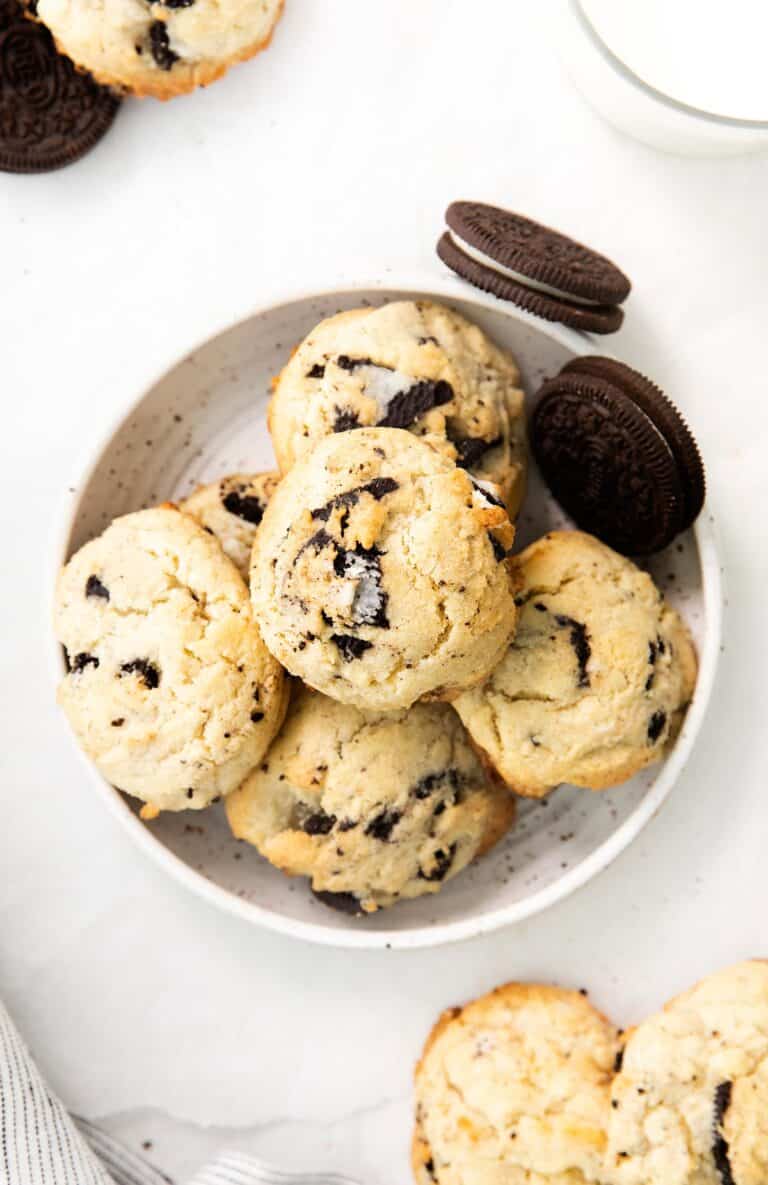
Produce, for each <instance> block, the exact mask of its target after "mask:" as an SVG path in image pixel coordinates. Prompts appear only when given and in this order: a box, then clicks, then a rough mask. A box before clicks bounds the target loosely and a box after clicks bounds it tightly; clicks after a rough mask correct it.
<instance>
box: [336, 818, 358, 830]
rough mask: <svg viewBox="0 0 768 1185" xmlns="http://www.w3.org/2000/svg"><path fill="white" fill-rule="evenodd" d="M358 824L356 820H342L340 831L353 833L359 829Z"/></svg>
mask: <svg viewBox="0 0 768 1185" xmlns="http://www.w3.org/2000/svg"><path fill="white" fill-rule="evenodd" d="M357 822H358V821H357V820H356V819H342V820H341V822H340V823H339V831H352V830H353V828H355V827H357Z"/></svg>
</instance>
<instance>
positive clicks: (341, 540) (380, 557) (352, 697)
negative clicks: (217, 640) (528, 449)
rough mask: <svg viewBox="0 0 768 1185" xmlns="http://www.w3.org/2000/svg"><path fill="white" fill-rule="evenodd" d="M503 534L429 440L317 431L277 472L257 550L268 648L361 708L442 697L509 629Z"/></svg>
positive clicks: (490, 656) (382, 432)
mask: <svg viewBox="0 0 768 1185" xmlns="http://www.w3.org/2000/svg"><path fill="white" fill-rule="evenodd" d="M513 535H514V529H513V527H512V526H511V524H510V522H509V519H508V517H507V513H506V510H505V509H504V507H503V505H502V504H501V502H500V500H499V498H498V496H497V494H496V492H495V490H494V488H493V487H488V488H485V487H481V486H479V485H478V484H477V483H475V482H473V481H472V479H471V478H470V476H469V475H468V474H467V472H466V471H465V470H463V469H459V468H457V467H456V466H455V465H454V464H453V462H452V461H450V460H448V458H447V457H446V456H445V455H443V454H442V453H441V452H440V451H439V450H437V449H435V448H433V447H432V446H431V445H430V444H429V443H428V442H427V441H426V440H420V439H418V438H417V437H415V436H412V435H411V434H410V433H408V432H405V431H402V430H400V429H394V428H363V429H360V430H359V431H357V432H354V433H344V434H341V435H334V436H328V437H325V438H323V439H322V440H321V441H320V442H319V443H318V445H317V447H316V448H315V449H314V451H313V452H312V453H310V454H309V456H308V457H306V458H305V459H304V460H303V461H300V462H298V463H297V464H296V465H295V466H294V467H293V468H292V469H291V470H290V472H289V473H288V475H287V476H286V477H285V478H283V480H282V482H281V483H280V485H279V486H278V488H277V490H276V491H275V493H274V494H273V496H272V500H271V502H270V504H269V506H268V508H267V511H266V513H265V515H264V519H263V521H262V524H261V527H260V529H259V532H258V535H257V538H256V543H255V545H254V551H253V565H252V568H251V595H252V597H253V601H254V605H255V607H256V612H257V615H258V618H259V622H260V625H261V627H262V631H263V633H264V638H265V640H266V642H267V645H268V646H269V648H270V649H271V651H272V653H273V654H274V655H275V656H276V657H277V658H278V659H279V660H280V661H281V662H282V664H283V666H285V667H286V668H287V669H288V670H289V671H291V673H292V674H294V675H298V676H300V677H301V678H302V679H303V680H304V682H306V683H308V684H309V685H310V686H311V687H314V688H315V689H316V690H318V691H322V692H324V693H325V694H327V695H329V696H331V697H332V698H333V699H337V700H340V701H342V702H344V703H351V704H354V705H356V706H357V707H360V708H368V709H371V710H374V711H387V710H390V709H395V708H403V707H409V706H410V705H411V704H412V703H414V702H415V701H416V700H418V699H423V698H426V697H429V698H433V699H447V698H450V697H451V696H452V695H454V694H455V693H456V691H458V690H459V689H461V688H463V687H469V686H471V685H472V684H473V683H475V682H477V680H479V679H482V678H483V677H484V675H486V674H487V673H488V671H489V670H490V669H491V667H492V666H493V665H494V663H495V662H496V661H497V660H498V656H499V654H501V653H502V652H503V649H504V647H505V645H506V643H507V642H508V640H509V638H510V637H511V635H512V633H513V631H514V627H515V604H514V597H513V590H512V582H511V576H510V572H509V565H508V562H507V560H506V555H507V551H508V549H509V547H510V546H511V543H512V539H513Z"/></svg>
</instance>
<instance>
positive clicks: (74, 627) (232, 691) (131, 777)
mask: <svg viewBox="0 0 768 1185" xmlns="http://www.w3.org/2000/svg"><path fill="white" fill-rule="evenodd" d="M55 628H56V634H57V637H58V639H59V641H60V642H61V644H62V646H63V647H64V650H65V655H66V658H67V666H68V673H67V675H66V677H65V678H64V680H63V681H62V683H61V685H60V687H59V702H60V703H61V705H62V707H63V709H64V711H65V713H66V715H67V717H68V719H69V722H70V724H71V726H72V728H73V729H74V732H75V734H76V736H77V738H78V740H79V742H80V744H81V745H82V747H83V749H84V750H85V752H86V753H87V754H88V755H89V757H91V758H92V759H93V761H94V762H95V763H96V765H97V766H98V767H99V769H100V770H101V772H102V773H103V775H104V776H105V777H106V778H108V779H109V781H110V782H112V783H113V784H114V785H115V786H117V787H118V789H120V790H124V791H126V792H127V793H129V794H132V795H135V796H136V797H137V798H140V799H142V800H143V801H144V802H145V803H147V804H149V806H150V808H152V809H158V810H184V809H187V808H191V809H198V808H201V807H205V806H207V805H208V804H209V803H210V802H211V801H212V800H213V799H214V798H216V797H217V796H219V795H223V794H228V793H229V792H230V791H231V790H233V789H234V788H235V787H236V786H237V785H239V783H240V782H241V781H242V779H243V778H244V777H245V775H246V774H247V773H248V772H249V771H250V770H251V769H252V768H253V767H254V765H256V764H257V762H258V761H259V760H260V759H261V757H262V755H263V754H264V752H265V750H266V748H267V746H268V745H269V743H270V741H271V740H272V738H273V736H274V735H275V733H276V731H277V729H278V727H279V725H280V722H281V720H282V717H283V714H284V712H285V701H286V688H285V682H284V676H283V672H282V670H281V668H280V666H279V665H278V663H277V662H276V661H275V660H274V659H273V658H272V656H271V654H270V653H269V651H268V650H267V648H266V646H265V645H264V642H263V641H262V638H261V634H260V632H259V628H258V626H257V624H256V620H255V618H254V615H253V610H252V608H251V604H250V601H249V598H248V591H247V589H246V587H245V584H244V583H243V580H242V578H241V577H240V576H239V574H238V572H237V571H236V569H235V567H234V566H233V565H232V563H231V562H230V561H229V560H228V559H227V558H226V556H225V555H224V554H223V552H222V550H221V548H220V546H219V544H218V543H217V541H216V539H215V538H214V537H213V536H212V535H210V534H209V533H207V532H206V531H205V530H204V529H203V528H202V527H201V526H199V525H198V524H197V523H196V522H195V521H194V520H193V519H192V518H190V517H188V516H187V515H185V514H182V513H181V512H180V511H178V510H176V509H175V508H172V507H170V506H168V507H159V508H157V509H154V510H141V511H138V512H137V513H135V514H128V515H126V516H125V517H123V518H119V519H116V520H115V521H114V522H113V523H112V525H111V526H110V527H108V528H107V530H106V531H105V532H104V534H103V535H100V536H99V537H98V538H97V539H93V540H92V541H91V542H90V543H86V544H85V546H84V547H82V548H81V549H80V550H79V551H78V552H77V553H76V554H75V555H74V556H72V558H71V559H70V561H69V562H68V563H67V565H66V566H65V567H64V568H63V570H62V572H61V574H60V576H59V581H58V585H57V590H56V608H55ZM149 813H150V814H151V813H152V810H150V812H149Z"/></svg>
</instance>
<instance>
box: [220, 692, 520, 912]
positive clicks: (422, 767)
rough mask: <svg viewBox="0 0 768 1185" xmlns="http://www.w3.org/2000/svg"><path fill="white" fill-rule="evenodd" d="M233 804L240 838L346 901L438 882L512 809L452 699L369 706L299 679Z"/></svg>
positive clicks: (370, 901) (372, 900)
mask: <svg viewBox="0 0 768 1185" xmlns="http://www.w3.org/2000/svg"><path fill="white" fill-rule="evenodd" d="M226 808H227V817H228V819H229V822H230V826H231V827H232V830H233V832H234V834H235V835H236V836H237V837H238V838H240V839H246V840H248V842H249V843H252V844H254V845H255V846H256V847H257V848H258V850H259V851H260V852H261V854H262V855H263V856H266V858H267V859H268V860H269V861H270V862H271V863H272V864H274V865H276V866H277V867H278V868H280V869H282V870H283V872H286V873H288V874H289V875H291V876H306V877H309V878H310V880H311V883H312V888H313V890H314V891H315V892H316V893H317V895H318V896H319V897H320V899H321V900H322V901H324V902H325V903H326V904H328V905H330V906H332V907H333V906H335V907H337V908H340V909H344V910H349V911H350V912H356V911H365V912H373V911H374V910H376V909H380V908H382V907H385V906H389V905H394V904H395V902H397V901H400V900H406V899H408V898H412V897H421V896H423V895H424V894H426V893H436V892H437V891H438V889H440V888H441V887H442V885H443V884H444V883H445V881H447V880H449V879H450V878H451V877H453V876H455V875H456V874H457V873H459V872H461V870H462V869H463V868H465V867H466V865H467V864H469V862H470V861H471V860H473V859H474V858H475V857H476V856H479V855H482V853H483V852H485V851H487V850H488V848H490V847H491V845H492V844H494V843H495V842H496V840H497V839H499V838H500V837H501V836H502V835H503V834H504V832H505V831H506V830H507V829H508V827H509V826H510V825H511V823H512V820H513V817H514V809H515V808H514V796H513V795H512V794H510V792H509V790H507V788H506V787H505V786H502V785H501V784H499V783H493V784H492V783H490V782H489V781H488V779H487V778H486V776H485V774H484V771H483V767H482V764H481V762H480V761H479V759H478V757H477V756H476V754H475V752H474V750H473V749H472V746H471V745H470V743H469V739H468V737H467V735H466V733H465V731H464V729H463V727H462V725H461V721H460V720H459V718H458V716H457V715H456V713H455V712H454V711H453V710H452V709H451V708H450V707H448V705H447V704H416V705H415V706H414V707H413V708H410V709H408V710H406V711H401V712H388V713H374V712H362V711H360V710H359V709H358V708H353V707H350V706H349V705H347V704H340V703H337V702H336V701H335V700H332V699H329V698H328V697H327V696H324V695H320V693H319V692H316V691H312V690H310V689H309V688H307V687H304V686H302V685H300V684H297V685H296V687H295V688H294V692H293V696H292V700H291V705H290V708H289V710H288V716H287V717H286V721H285V724H284V725H283V727H282V729H281V731H280V735H279V736H278V738H277V740H276V741H275V742H274V744H273V745H272V747H271V749H270V750H269V753H268V754H267V756H266V758H265V759H264V761H263V762H262V764H261V765H260V766H259V767H258V768H257V769H256V770H254V772H253V773H252V774H251V775H250V776H249V777H248V778H247V779H246V781H245V782H244V784H243V785H242V787H241V788H240V789H239V790H236V791H235V792H234V794H231V795H230V796H229V798H228V799H227V803H226Z"/></svg>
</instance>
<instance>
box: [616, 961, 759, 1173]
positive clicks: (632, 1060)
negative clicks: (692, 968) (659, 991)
mask: <svg viewBox="0 0 768 1185" xmlns="http://www.w3.org/2000/svg"><path fill="white" fill-rule="evenodd" d="M611 1093H612V1105H611V1120H610V1129H609V1142H608V1154H607V1158H606V1177H607V1180H609V1181H610V1182H611V1185H765V1182H766V1181H768V963H765V962H751V963H740V964H738V965H737V966H735V967H730V968H728V969H727V970H725V971H720V972H718V973H717V974H715V975H711V976H709V978H707V979H704V980H703V981H702V982H701V983H699V984H698V985H697V986H696V987H694V988H692V989H691V990H690V991H688V992H685V993H684V994H683V995H681V996H678V997H677V998H676V999H674V1000H672V1001H671V1002H670V1003H669V1004H667V1005H666V1007H665V1008H664V1009H663V1010H662V1011H661V1012H659V1013H657V1014H656V1015H655V1016H652V1017H650V1019H649V1020H646V1021H644V1022H643V1023H642V1024H641V1025H639V1026H638V1027H637V1028H636V1029H633V1030H632V1031H631V1032H630V1034H629V1037H628V1039H627V1041H626V1045H625V1047H624V1050H623V1053H622V1055H621V1057H620V1072H619V1074H618V1075H617V1077H616V1079H615V1082H614V1084H613V1088H612V1092H611Z"/></svg>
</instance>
